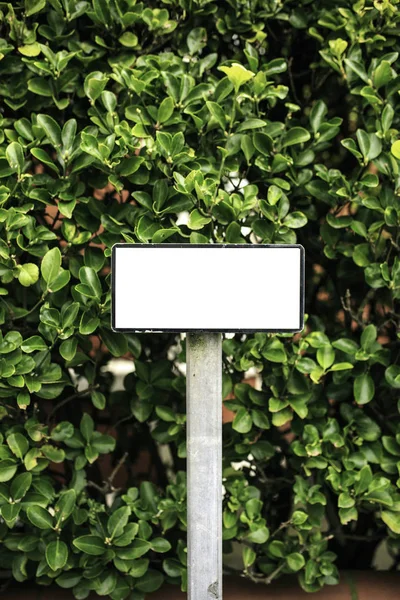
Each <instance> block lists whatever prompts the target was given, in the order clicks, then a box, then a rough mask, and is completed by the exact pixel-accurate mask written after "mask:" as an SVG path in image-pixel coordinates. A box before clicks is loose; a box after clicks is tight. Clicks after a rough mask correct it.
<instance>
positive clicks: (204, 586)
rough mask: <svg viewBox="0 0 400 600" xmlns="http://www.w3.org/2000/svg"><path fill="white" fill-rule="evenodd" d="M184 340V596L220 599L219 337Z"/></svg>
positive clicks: (198, 599) (197, 336)
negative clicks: (185, 581) (185, 422)
mask: <svg viewBox="0 0 400 600" xmlns="http://www.w3.org/2000/svg"><path fill="white" fill-rule="evenodd" d="M186 344H187V345H186V356H187V383H186V386H187V387H186V389H187V479H188V599H189V600H222V336H221V334H219V333H199V334H197V333H196V334H195V333H189V334H188V335H187V341H186Z"/></svg>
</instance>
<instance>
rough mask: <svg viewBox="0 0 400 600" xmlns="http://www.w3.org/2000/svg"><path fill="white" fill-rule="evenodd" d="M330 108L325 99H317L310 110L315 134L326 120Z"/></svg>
mask: <svg viewBox="0 0 400 600" xmlns="http://www.w3.org/2000/svg"><path fill="white" fill-rule="evenodd" d="M327 112H328V108H327V106H326V104H325V102H324V101H323V100H317V101H316V103H315V104H314V106H313V107H312V109H311V112H310V123H311V127H312V129H313V132H314V134H315V133H317V132H318V131H319V129H320V127H321V125H322V123H323V121H324V117H325V115H326V114H327Z"/></svg>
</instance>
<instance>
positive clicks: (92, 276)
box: [76, 267, 103, 300]
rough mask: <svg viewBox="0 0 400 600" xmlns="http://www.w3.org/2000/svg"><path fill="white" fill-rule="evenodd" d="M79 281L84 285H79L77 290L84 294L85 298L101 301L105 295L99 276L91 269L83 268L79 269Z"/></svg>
mask: <svg viewBox="0 0 400 600" xmlns="http://www.w3.org/2000/svg"><path fill="white" fill-rule="evenodd" d="M79 279H80V280H81V282H82V285H80V284H78V285H77V286H76V289H77V290H78V291H79V292H81V293H83V295H84V296H89V297H90V298H96V299H97V300H99V299H100V298H101V295H102V293H103V291H102V288H101V283H100V279H99V276H98V275H97V273H96V271H95V270H94V269H92V268H91V267H81V268H80V269H79Z"/></svg>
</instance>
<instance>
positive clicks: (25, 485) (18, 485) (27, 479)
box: [10, 473, 32, 501]
mask: <svg viewBox="0 0 400 600" xmlns="http://www.w3.org/2000/svg"><path fill="white" fill-rule="evenodd" d="M31 483H32V473H20V475H17V476H16V477H14V479H13V480H12V483H11V487H10V494H11V497H12V499H13V500H14V501H15V500H21V499H22V498H23V497H24V496H25V494H26V493H27V491H28V490H29V488H30V487H31Z"/></svg>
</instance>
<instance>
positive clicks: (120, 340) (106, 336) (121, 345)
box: [100, 328, 128, 357]
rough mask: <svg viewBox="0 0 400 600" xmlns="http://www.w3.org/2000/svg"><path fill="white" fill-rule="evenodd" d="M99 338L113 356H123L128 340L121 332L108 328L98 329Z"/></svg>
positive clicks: (126, 349) (126, 350)
mask: <svg viewBox="0 0 400 600" xmlns="http://www.w3.org/2000/svg"><path fill="white" fill-rule="evenodd" d="M100 335H101V339H102V340H103V342H104V344H105V345H106V346H107V348H108V349H109V351H110V352H111V354H112V355H113V356H116V357H119V356H123V355H124V354H126V353H127V352H128V341H127V339H126V336H125V335H124V334H122V333H115V332H113V331H110V330H109V329H104V328H101V329H100Z"/></svg>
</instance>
